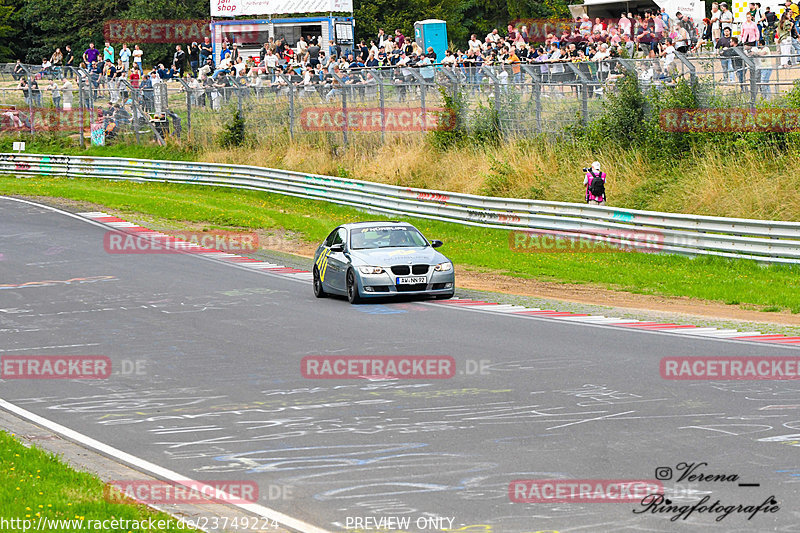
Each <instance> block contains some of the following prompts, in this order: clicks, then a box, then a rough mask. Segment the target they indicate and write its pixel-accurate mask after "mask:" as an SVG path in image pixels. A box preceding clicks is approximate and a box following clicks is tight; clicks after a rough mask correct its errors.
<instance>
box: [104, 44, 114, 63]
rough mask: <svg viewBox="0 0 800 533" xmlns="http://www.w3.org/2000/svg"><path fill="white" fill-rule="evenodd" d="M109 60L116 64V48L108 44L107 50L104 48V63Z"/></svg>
mask: <svg viewBox="0 0 800 533" xmlns="http://www.w3.org/2000/svg"><path fill="white" fill-rule="evenodd" d="M105 60H109V61H111V62H112V63H113V62H114V47H113V46H111V43H108V42H107V43H106V46H105V48H103V61H105Z"/></svg>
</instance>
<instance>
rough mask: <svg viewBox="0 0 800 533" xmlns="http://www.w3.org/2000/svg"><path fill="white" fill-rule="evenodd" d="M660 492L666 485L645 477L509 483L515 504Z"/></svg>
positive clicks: (635, 498) (633, 497)
mask: <svg viewBox="0 0 800 533" xmlns="http://www.w3.org/2000/svg"><path fill="white" fill-rule="evenodd" d="M656 493H660V494H663V493H664V486H663V485H662V484H661V483H660V482H658V481H651V480H644V479H517V480H515V481H512V482H511V483H510V484H509V485H508V498H509V499H510V500H511V501H512V502H515V503H630V502H640V501H642V499H643V498H645V497H647V496H648V495H650V494H656Z"/></svg>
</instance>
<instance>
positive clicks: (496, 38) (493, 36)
mask: <svg viewBox="0 0 800 533" xmlns="http://www.w3.org/2000/svg"><path fill="white" fill-rule="evenodd" d="M486 41H487V42H490V43H497V42H500V34H499V33H498V32H497V28H495V29H493V30H492V33H490V34H488V35H487V36H486Z"/></svg>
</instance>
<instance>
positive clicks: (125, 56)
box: [119, 43, 131, 72]
mask: <svg viewBox="0 0 800 533" xmlns="http://www.w3.org/2000/svg"><path fill="white" fill-rule="evenodd" d="M119 60H120V61H121V62H122V70H123V72H128V70H130V67H131V49H130V48H128V45H127V44H125V43H123V44H122V50H120V51H119Z"/></svg>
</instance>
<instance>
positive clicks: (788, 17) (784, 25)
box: [775, 8, 794, 68]
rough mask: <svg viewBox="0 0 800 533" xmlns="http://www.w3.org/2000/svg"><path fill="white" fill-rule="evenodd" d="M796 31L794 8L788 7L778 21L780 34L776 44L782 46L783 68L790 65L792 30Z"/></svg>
mask: <svg viewBox="0 0 800 533" xmlns="http://www.w3.org/2000/svg"><path fill="white" fill-rule="evenodd" d="M793 31H794V21H793V20H792V10H791V9H789V8H787V9H785V10H784V11H783V14H781V19H780V21H778V36H777V37H776V38H775V44H777V45H779V46H780V47H781V68H787V67H788V66H789V59H791V55H792V32H793Z"/></svg>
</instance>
